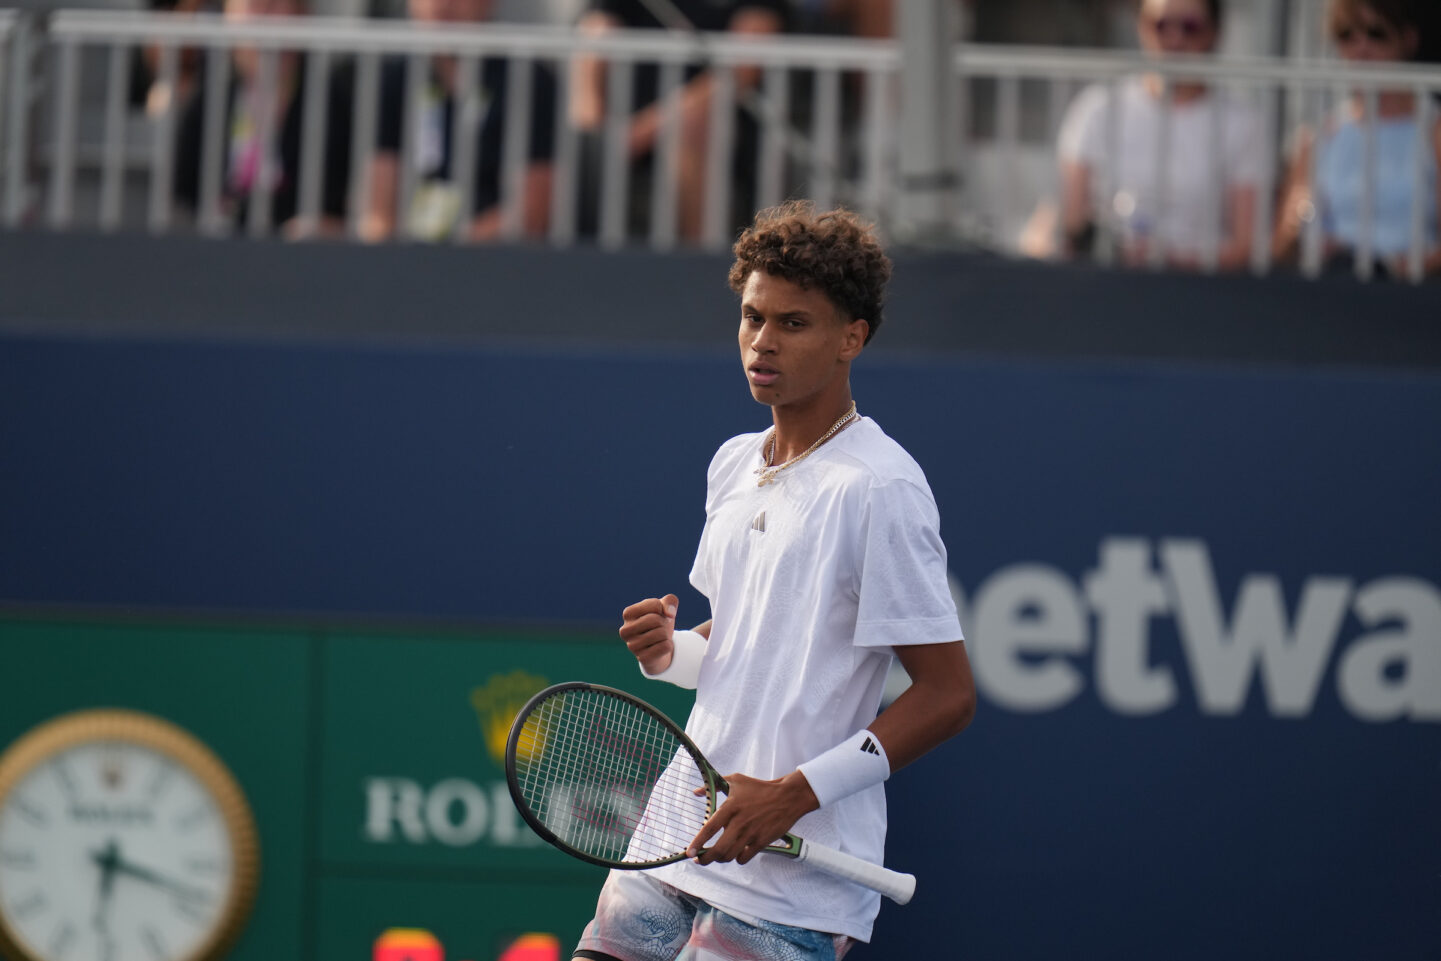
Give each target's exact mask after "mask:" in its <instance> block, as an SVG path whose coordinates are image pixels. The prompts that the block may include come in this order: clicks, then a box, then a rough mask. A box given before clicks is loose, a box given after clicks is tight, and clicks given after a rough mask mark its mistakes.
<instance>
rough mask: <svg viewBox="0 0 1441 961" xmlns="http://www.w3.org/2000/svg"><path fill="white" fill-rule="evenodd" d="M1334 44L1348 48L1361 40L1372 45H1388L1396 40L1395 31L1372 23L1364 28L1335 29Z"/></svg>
mask: <svg viewBox="0 0 1441 961" xmlns="http://www.w3.org/2000/svg"><path fill="white" fill-rule="evenodd" d="M1334 36H1335V38H1336V43H1337V44H1339V45H1341V46H1349V45H1350V44H1353V43H1356V42H1357V41H1358V40H1360V39H1361V38H1363V37H1364V38H1365V39H1367V40H1369V41H1371V42H1372V43H1390V42H1391V41H1392V40H1395V39H1396V31H1394V30H1392V29H1391V28H1390V27H1387V26H1384V25H1382V24H1379V23H1373V24H1370V25H1369V26H1365V27H1351V26H1346V27H1337V28H1336V33H1335V35H1334Z"/></svg>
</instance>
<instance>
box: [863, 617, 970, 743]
mask: <svg viewBox="0 0 1441 961" xmlns="http://www.w3.org/2000/svg"><path fill="white" fill-rule="evenodd" d="M895 650H896V657H897V658H898V659H899V660H900V662H901V666H902V667H904V668H905V669H906V673H907V674H909V675H910V678H911V686H910V687H908V688H907V689H906V690H905V692H904V693H903V694H901V696H900V697H898V698H896V699H895V701H894V702H893V703H892V704H891V706H890V707H888V708H886V709H885V710H884V711H882V712H881V713H880V716H879V717H877V718H876V719H875V721H874V722H872V723H871V725H870V731H871V733H872V734H874V735H875V736H876V737H877V738H878V739H879V740H880V742H881V746H882V747H883V748H885V750H886V757H887V758H888V759H889V760H890V762H891V770H892V771H899V770H900V769H901V768H903V767H905V766H906V765H907V764H910V763H911V762H913V761H915V760H917V759H918V758H919V757H921V755H923V754H925V753H926V752H927V751H930V750H931V749H932V748H934V747H937V746H939V745H940V744H941V743H943V742H944V741H946V740H947V739H949V738H952V737H955V736H956V735H957V734H959V733H961V731H963V730H965V729H966V725H968V724H970V723H971V718H973V717H974V716H975V713H976V682H975V680H974V679H973V678H972V676H971V662H970V659H969V658H968V657H967V656H966V645H965V642H963V641H953V642H951V643H949V644H918V645H915V646H914V647H897V648H896V649H895Z"/></svg>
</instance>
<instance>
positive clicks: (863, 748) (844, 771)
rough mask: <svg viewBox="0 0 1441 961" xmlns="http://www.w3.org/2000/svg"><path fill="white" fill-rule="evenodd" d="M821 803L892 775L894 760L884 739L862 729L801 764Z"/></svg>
mask: <svg viewBox="0 0 1441 961" xmlns="http://www.w3.org/2000/svg"><path fill="white" fill-rule="evenodd" d="M800 772H801V773H802V774H804V775H805V776H806V781H807V782H809V784H810V786H811V790H812V791H814V792H815V794H816V800H817V801H820V802H821V807H825V806H826V805H827V804H833V803H835V802H836V801H839V800H840V799H841V798H843V797H850V796H851V795H852V794H855V793H856V792H857V791H863V790H865V789H866V788H868V787H871V786H873V785H876V784H880V783H881V782H882V781H884V780H885V779H886V778H888V777H890V776H891V762H890V761H889V760H888V759H887V758H886V749H885V748H884V747H882V746H881V739H880V738H878V737H876V736H875V735H874V734H872V733H871V732H870V731H868V730H865V729H862V730H860V731H857V732H856V733H855V734H853V735H851V737H849V738H848V739H846V740H844V741H842V742H841V743H839V744H837V745H836V746H835V747H833V748H831V749H830V750H829V751H827V752H825V753H824V754H821V755H819V756H817V757H813V758H811V759H810V760H809V761H807V762H805V763H804V764H802V765H801V766H800Z"/></svg>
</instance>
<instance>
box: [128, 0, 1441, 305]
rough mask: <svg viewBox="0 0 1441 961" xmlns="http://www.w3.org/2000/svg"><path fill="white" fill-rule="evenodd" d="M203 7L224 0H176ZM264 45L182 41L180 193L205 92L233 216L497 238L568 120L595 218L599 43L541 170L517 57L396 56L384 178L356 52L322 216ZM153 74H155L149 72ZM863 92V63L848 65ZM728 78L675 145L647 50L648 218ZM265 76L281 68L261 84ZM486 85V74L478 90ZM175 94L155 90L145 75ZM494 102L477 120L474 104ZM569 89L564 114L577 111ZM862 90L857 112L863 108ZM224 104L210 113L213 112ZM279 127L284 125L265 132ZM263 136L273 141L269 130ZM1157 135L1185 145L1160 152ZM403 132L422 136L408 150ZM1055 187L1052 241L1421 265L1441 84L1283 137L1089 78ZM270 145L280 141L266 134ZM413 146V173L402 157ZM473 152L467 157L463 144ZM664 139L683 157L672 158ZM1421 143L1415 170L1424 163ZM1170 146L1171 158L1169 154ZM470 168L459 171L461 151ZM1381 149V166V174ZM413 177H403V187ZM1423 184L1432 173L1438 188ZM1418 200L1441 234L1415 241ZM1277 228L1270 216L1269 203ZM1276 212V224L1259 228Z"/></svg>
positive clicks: (1208, 7)
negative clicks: (215, 68) (359, 131)
mask: <svg viewBox="0 0 1441 961" xmlns="http://www.w3.org/2000/svg"><path fill="white" fill-rule="evenodd" d="M179 2H180V4H181V8H182V9H197V7H196V6H195V5H196V4H201V3H205V2H207V0H179ZM220 2H221V3H222V4H223V6H222V9H223V12H224V14H225V15H226V16H227V17H234V18H245V17H254V16H300V15H304V14H305V13H306V12H307V10H306V0H220ZM496 2H497V0H405V10H404V13H405V15H406V16H408V17H409V18H410V19H412V20H415V21H421V22H426V23H434V24H475V23H483V22H485V21H487V20H489V19H491V18H492V17H494V16H495V12H496V7H495V4H496ZM1317 2H1318V3H1319V2H1324V3H1325V7H1326V10H1325V17H1324V25H1325V30H1326V35H1327V36H1326V39H1327V42H1328V43H1329V44H1330V45H1331V48H1332V49H1333V51H1334V53H1335V54H1336V55H1337V56H1338V57H1339V58H1341V59H1343V60H1345V61H1350V62H1357V63H1362V62H1365V63H1377V62H1384V63H1407V62H1415V61H1423V60H1431V59H1436V57H1435V50H1436V47H1437V46H1438V45H1441V35H1438V33H1441V32H1438V24H1437V22H1436V21H1437V20H1438V19H1441V17H1438V14H1441V3H1438V2H1437V0H1317ZM574 3H575V4H576V5H577V8H576V9H575V10H573V11H567V12H566V19H567V22H568V23H571V24H573V25H574V27H575V28H576V29H577V30H579V31H580V32H582V33H584V34H587V35H598V34H604V33H606V32H608V31H612V30H616V29H620V28H640V29H670V30H687V31H690V30H701V31H713V30H719V31H730V32H732V33H736V34H746V35H765V34H781V33H789V32H821V33H830V34H844V35H853V36H869V37H884V36H888V35H890V34H891V31H892V24H893V17H894V15H895V10H894V8H893V3H894V0H574ZM1132 15H1133V16H1134V26H1135V30H1136V35H1137V40H1138V43H1139V46H1140V48H1141V50H1143V51H1144V52H1145V53H1146V54H1147V55H1148V56H1151V57H1156V58H1160V57H1167V56H1171V55H1174V54H1185V55H1191V56H1193V57H1204V56H1206V55H1209V54H1214V53H1215V52H1216V51H1217V49H1218V47H1219V45H1220V42H1221V38H1222V36H1223V32H1224V31H1225V29H1226V25H1227V24H1226V10H1225V6H1224V0H1136V2H1135V3H1134V9H1133V11H1132ZM258 64H259V56H258V54H257V52H256V51H254V50H245V49H237V50H236V51H234V55H233V70H232V71H231V80H230V89H229V90H228V92H227V94H226V95H225V96H223V97H220V98H214V97H211V98H207V97H206V95H205V94H206V92H205V90H204V82H205V81H204V76H205V71H204V70H201V69H199V56H198V54H186V55H185V57H184V58H183V59H182V69H181V71H180V76H181V82H180V85H179V88H178V89H177V90H175V91H167V92H166V93H165V96H167V97H175V98H178V103H179V104H180V114H179V116H180V119H179V123H178V127H177V137H176V150H177V155H176V161H175V196H176V198H177V199H178V200H179V201H180V202H181V204H182V205H183V206H186V207H188V208H190V209H195V208H196V207H197V205H198V204H199V200H200V196H201V193H202V183H201V182H202V179H203V177H202V170H201V167H202V164H201V157H202V153H203V149H202V145H203V142H204V131H205V130H206V129H207V118H206V117H205V116H204V113H205V105H206V104H207V102H212V103H213V102H220V103H222V104H223V105H224V109H225V116H224V118H223V119H222V120H221V122H220V129H221V130H222V131H223V134H224V141H225V146H224V150H223V164H222V166H223V170H222V172H221V179H220V183H221V187H220V195H221V206H222V214H223V216H225V217H228V218H234V219H235V220H236V221H237V222H248V220H249V218H250V217H251V216H252V211H251V210H250V209H249V207H250V198H251V197H252V196H257V195H258V194H257V186H258V185H260V184H262V183H263V184H265V186H266V190H265V191H264V193H267V194H268V195H269V199H270V209H269V211H268V216H267V217H266V222H267V223H268V224H269V229H272V230H274V231H277V232H279V233H280V234H281V235H283V236H286V237H290V238H296V239H299V238H307V237H325V236H338V235H340V234H342V233H343V232H344V231H345V229H346V222H347V218H348V217H349V216H350V215H351V213H352V207H353V206H354V205H356V204H359V205H360V209H359V210H358V211H355V213H356V215H357V218H358V222H359V224H360V234H361V236H362V237H363V238H364V239H366V240H369V241H384V240H386V239H390V238H393V237H396V236H397V234H398V233H401V232H403V233H404V235H405V236H407V237H411V238H420V239H443V238H458V239H469V240H475V241H483V240H488V239H493V238H496V237H497V236H499V234H500V231H501V210H502V206H503V205H502V203H501V198H502V196H503V195H504V194H507V193H508V192H518V193H519V194H520V197H521V203H520V211H521V213H520V229H521V231H522V233H523V234H524V235H526V236H530V237H537V238H539V237H543V236H544V235H545V234H546V231H547V228H548V224H549V220H550V215H551V203H552V198H553V197H554V189H553V188H554V182H553V170H552V160H553V157H554V154H555V149H556V143H555V140H556V132H557V130H558V129H559V128H560V127H561V126H562V123H567V124H569V125H570V128H571V129H572V130H573V131H574V132H575V134H576V136H577V138H578V144H579V149H578V156H579V172H580V175H579V178H578V186H577V198H576V207H577V224H578V225H579V230H580V232H581V233H582V234H587V233H592V234H593V233H594V231H595V230H596V220H597V210H598V207H599V202H598V199H597V197H598V193H599V190H600V170H601V168H602V152H603V150H604V141H603V138H602V133H603V130H604V126H605V119H606V111H607V83H608V82H609V81H610V79H611V77H612V74H611V73H610V71H609V70H608V69H607V64H606V63H605V62H604V61H603V60H601V59H599V58H597V57H594V56H590V57H581V58H578V59H577V60H576V61H575V62H574V63H572V64H571V65H570V68H571V69H570V70H569V71H568V72H567V74H568V78H569V83H570V89H569V90H566V91H561V90H560V89H558V86H559V83H560V82H561V81H560V79H559V78H558V75H557V74H556V73H555V72H554V71H552V70H551V69H550V68H549V67H548V66H544V65H538V64H537V65H530V66H527V67H526V68H525V69H527V70H528V71H530V76H529V78H528V79H529V83H528V87H529V90H530V98H529V100H530V116H528V117H526V118H521V121H520V123H522V124H524V125H525V126H526V127H527V128H528V136H527V138H526V145H527V146H526V151H527V152H526V155H525V157H524V158H523V176H522V177H520V178H519V179H518V182H517V181H511V182H508V183H507V184H504V185H503V184H502V183H501V175H502V168H503V166H504V165H503V163H502V157H503V151H504V136H503V135H504V132H505V130H506V128H507V122H508V121H507V118H506V110H507V104H508V98H507V95H506V94H507V90H508V88H509V86H510V85H511V84H514V83H516V82H517V80H518V78H517V77H515V76H511V70H512V66H511V65H510V63H509V62H508V61H504V60H490V59H487V60H485V61H483V62H481V63H480V64H479V66H475V65H474V64H472V65H471V66H475V69H470V70H462V69H461V68H462V64H460V63H458V62H457V61H456V60H455V59H454V58H450V57H444V56H437V57H434V58H432V59H431V60H430V62H429V65H428V69H427V70H426V72H425V76H424V77H422V78H421V80H420V82H421V96H420V97H419V102H420V107H419V109H418V110H417V109H415V107H414V104H415V102H416V98H415V97H414V96H413V93H414V87H413V83H414V81H413V80H411V79H410V78H408V62H407V60H405V59H398V60H396V61H394V62H390V63H387V64H385V65H384V67H383V68H382V71H381V80H380V96H379V102H378V113H379V116H378V118H377V122H376V124H375V138H374V142H373V144H372V145H371V146H370V148H369V149H371V151H372V153H371V156H370V158H369V159H370V165H369V171H370V172H369V176H368V178H367V179H368V190H367V191H365V194H364V196H360V195H358V194H357V192H356V191H354V190H353V189H352V184H351V183H350V176H351V171H352V169H353V167H354V165H353V164H352V159H353V158H352V156H351V153H352V150H353V149H355V146H356V144H357V141H356V138H355V137H354V135H353V134H354V132H353V131H352V129H351V126H352V123H353V122H354V110H353V104H354V100H353V98H354V97H355V96H356V81H355V76H354V68H353V65H348V64H340V65H337V66H335V67H334V68H332V69H331V70H330V71H329V75H328V76H327V77H325V78H321V79H322V80H323V82H324V84H325V90H326V93H325V96H326V98H327V100H328V109H327V111H326V118H327V123H326V126H325V129H324V131H323V135H322V140H323V160H322V163H321V169H322V171H323V176H322V181H321V182H322V184H323V188H322V190H321V201H320V208H321V213H320V216H319V217H315V218H304V217H301V216H300V214H299V208H300V205H299V203H298V198H297V190H296V186H297V184H298V182H299V179H300V178H299V165H300V156H301V140H302V126H301V122H302V118H301V107H300V104H301V91H302V90H304V89H305V86H306V76H307V74H308V72H309V71H310V69H311V65H310V64H308V63H307V60H306V58H305V57H304V56H303V55H301V54H298V53H289V54H282V55H281V56H280V57H279V58H278V59H277V61H276V64H277V66H276V69H273V70H261V69H259V66H258ZM152 76H153V74H152ZM735 80H736V86H737V97H736V102H737V108H736V116H735V118H734V125H733V127H732V128H731V129H732V130H733V133H734V137H733V140H734V144H733V147H734V151H733V162H732V163H731V165H730V175H731V177H732V183H731V185H730V188H731V189H730V191H729V195H730V196H731V198H732V206H733V210H732V211H731V213H732V219H733V220H734V221H736V222H738V223H739V222H743V221H744V220H745V219H747V218H748V216H749V214H750V212H751V210H752V208H753V205H754V203H755V200H756V183H755V181H756V171H757V150H758V146H757V145H758V141H759V135H758V131H759V127H758V121H757V119H756V115H755V111H754V110H748V109H745V106H746V93H747V91H749V90H753V89H754V88H755V87H756V85H757V84H759V83H760V82H761V80H760V71H759V70H758V69H754V70H739V71H737V72H736V77H735ZM848 80H849V81H850V82H848V85H847V87H846V98H847V100H848V102H850V101H854V100H855V99H856V95H855V90H854V87H855V85H856V83H858V80H857V78H848ZM711 83H712V77H711V75H710V73H709V72H707V71H706V70H704V69H703V68H702V67H700V66H694V67H690V68H687V69H686V71H685V73H684V75H683V76H682V78H681V86H680V89H679V90H678V91H677V92H676V94H675V96H676V103H677V105H678V106H677V109H678V116H679V129H680V136H679V138H678V140H677V142H676V146H675V149H674V150H671V151H662V150H661V149H660V140H661V133H662V123H661V110H660V101H661V97H662V89H661V79H660V71H659V68H658V67H655V66H638V67H637V68H636V69H635V71H634V74H633V77H632V83H631V96H630V103H629V117H628V120H627V123H626V128H625V137H624V147H623V149H624V155H625V160H626V162H627V163H628V165H629V169H628V174H627V175H628V177H629V178H630V181H629V182H630V184H631V186H630V189H629V191H628V197H629V198H630V204H629V205H628V207H627V209H626V210H625V211H624V212H623V213H624V216H625V218H626V220H627V228H628V231H629V232H630V233H631V234H632V235H635V234H637V233H638V232H642V231H643V230H644V225H645V224H646V223H647V222H648V217H649V216H650V214H651V212H650V211H649V210H648V209H647V206H648V204H649V202H650V199H651V197H652V191H651V189H650V186H649V185H650V183H651V182H652V179H653V178H655V177H657V176H660V175H662V173H665V174H666V175H667V176H668V177H669V178H673V181H670V180H668V182H673V183H674V184H675V187H676V193H675V196H676V202H675V211H674V215H675V224H676V232H677V235H678V237H679V238H680V240H681V241H682V242H686V241H695V240H698V239H699V237H700V231H701V227H702V220H703V207H704V199H705V196H706V192H705V183H704V181H705V177H706V172H707V169H708V165H707V162H706V158H707V156H708V151H709V146H710V145H709V142H708V138H709V137H710V136H711V135H712V131H713V130H715V129H716V128H715V125H714V124H712V122H711V118H710V117H709V110H710V105H711ZM262 85H263V86H264V87H265V88H266V89H262ZM466 91H471V92H472V93H478V96H470V97H466V96H462V94H464V93H465V92H466ZM145 96H148V97H152V98H153V97H154V96H155V91H154V89H153V85H152V88H151V89H150V90H148V91H147V92H146V94H145ZM467 104H472V105H473V104H479V109H480V111H481V113H480V116H479V117H477V118H474V122H473V123H471V124H469V125H462V124H457V123H455V122H454V119H455V112H456V111H457V110H458V109H462V108H463V107H464V106H465V105H467ZM562 108H564V109H565V110H566V111H567V115H566V116H565V117H563V118H560V117H557V111H558V110H560V109H562ZM853 113H854V111H851V113H850V114H849V115H853ZM211 123H212V125H213V121H211ZM472 129H473V130H474V142H471V143H463V144H456V143H453V142H452V138H453V136H454V135H455V132H456V131H457V130H472ZM262 131H268V135H267V136H262V135H261V132H262ZM262 144H266V145H268V146H269V148H270V149H269V150H268V151H266V150H264V149H262ZM1158 145H1164V146H1162V147H1161V149H1159V150H1158ZM406 151H410V152H409V153H408V154H407V153H406ZM1055 152H1056V158H1057V163H1058V165H1059V171H1060V176H1059V178H1058V193H1057V196H1055V197H1054V198H1048V199H1046V200H1043V201H1042V202H1041V203H1040V204H1039V205H1038V206H1037V208H1036V210H1035V213H1034V216H1032V217H1031V219H1030V221H1029V223H1027V224H1026V226H1025V229H1024V230H1023V231H1022V234H1021V236H1020V238H1019V241H1018V243H1017V247H1018V248H1019V249H1020V250H1021V251H1022V252H1023V253H1025V254H1027V255H1030V256H1035V257H1043V258H1077V257H1086V256H1090V255H1091V254H1092V253H1093V252H1094V250H1095V248H1096V244H1097V239H1098V236H1099V235H1100V233H1101V232H1102V229H1103V228H1104V230H1105V231H1106V232H1107V233H1108V242H1109V243H1111V244H1113V251H1112V253H1113V256H1114V259H1115V260H1116V261H1118V262H1119V263H1122V264H1128V265H1150V266H1156V265H1164V266H1168V267H1170V268H1172V269H1178V270H1189V269H1200V268H1202V267H1203V266H1205V267H1215V268H1217V269H1220V270H1239V269H1244V268H1245V267H1246V266H1247V265H1249V264H1250V263H1252V261H1253V257H1254V255H1255V254H1256V245H1257V244H1258V243H1268V244H1269V245H1270V251H1269V254H1270V256H1271V257H1272V258H1273V259H1274V260H1275V261H1276V262H1278V263H1282V264H1285V263H1295V262H1296V261H1297V259H1298V257H1299V254H1300V250H1301V248H1302V246H1303V243H1302V241H1303V238H1305V237H1307V236H1308V235H1309V236H1311V237H1314V236H1316V234H1317V233H1318V232H1319V236H1320V244H1321V259H1322V262H1323V264H1324V265H1325V267H1326V268H1327V269H1334V270H1348V269H1352V267H1353V264H1354V260H1355V257H1356V254H1357V251H1358V250H1361V249H1362V248H1363V247H1364V249H1365V250H1366V251H1367V259H1368V261H1374V264H1375V272H1376V273H1377V274H1378V275H1381V276H1388V275H1390V276H1398V277H1399V276H1406V275H1408V274H1409V273H1411V271H1412V269H1413V268H1414V267H1416V266H1419V267H1420V269H1421V271H1422V272H1424V273H1427V274H1441V240H1438V220H1441V190H1438V185H1441V103H1431V104H1425V103H1423V102H1422V101H1421V100H1420V99H1418V94H1417V93H1416V92H1415V89H1414V87H1403V88H1397V89H1381V90H1379V91H1376V92H1375V93H1374V94H1372V95H1362V94H1361V93H1359V92H1357V91H1349V92H1347V93H1345V95H1343V96H1339V97H1337V98H1336V103H1335V106H1334V108H1333V109H1332V110H1331V111H1330V112H1329V113H1328V115H1327V116H1326V117H1325V118H1324V120H1323V121H1322V122H1320V123H1318V124H1315V125H1314V126H1312V127H1308V128H1306V129H1297V130H1293V131H1287V132H1286V135H1285V137H1284V143H1282V144H1279V145H1278V137H1277V132H1276V131H1275V130H1271V129H1267V127H1266V123H1265V120H1264V119H1263V117H1262V115H1261V113H1260V111H1259V110H1258V109H1257V105H1256V103H1255V100H1254V98H1243V97H1239V96H1235V95H1233V93H1232V92H1231V91H1230V90H1223V89H1220V87H1219V86H1217V85H1208V84H1207V83H1204V82H1197V81H1192V80H1184V79H1178V80H1175V81H1174V82H1168V81H1165V80H1163V79H1162V77H1161V76H1160V75H1158V74H1150V73H1146V72H1140V73H1138V74H1137V75H1136V76H1133V77H1129V78H1126V79H1125V80H1124V81H1123V82H1120V83H1104V84H1097V85H1094V86H1091V87H1088V88H1086V89H1084V90H1082V91H1081V92H1080V93H1079V94H1078V96H1076V97H1075V99H1074V100H1073V101H1072V102H1071V103H1070V105H1069V107H1068V108H1067V110H1066V113H1065V116H1064V120H1063V122H1062V124H1061V127H1060V133H1059V136H1058V139H1057V143H1056V145H1055ZM267 153H268V155H263V154H267ZM405 156H408V157H412V158H414V163H413V173H411V174H409V175H407V173H406V170H405V162H404V160H403V157H405ZM462 156H463V157H464V158H465V159H464V161H463V162H461V161H460V159H459V158H461V157H462ZM661 157H666V158H667V159H666V161H665V162H668V163H671V164H673V165H674V167H673V169H672V170H670V171H661V170H659V169H658V165H659V164H660V163H661V162H662V161H661V159H660V158H661ZM1418 162H1419V163H1420V164H1421V165H1422V169H1421V171H1420V175H1419V176H1417V173H1416V165H1417V163H1418ZM1163 164H1164V167H1163V166H1162V165H1163ZM462 168H468V169H469V170H471V171H472V175H471V176H470V177H469V178H467V182H466V183H460V182H458V180H459V178H458V177H457V175H456V172H457V170H459V169H462ZM1368 171H1369V172H1371V175H1368ZM402 183H404V184H405V185H406V189H402ZM1418 189H1419V191H1420V193H1419V194H1418V193H1417V191H1418ZM1418 208H1419V209H1420V213H1421V216H1420V224H1421V235H1422V237H1421V239H1422V246H1421V249H1420V251H1419V259H1420V263H1419V265H1417V264H1414V263H1412V261H1411V259H1410V258H1411V257H1412V256H1413V247H1414V245H1413V242H1412V241H1413V235H1414V232H1415V221H1414V219H1413V211H1416V210H1417V209H1418ZM1260 223H1264V224H1265V225H1266V226H1267V227H1268V229H1267V230H1266V231H1261V230H1258V229H1257V225H1258V224H1260ZM1263 233H1265V234H1268V236H1267V237H1265V238H1264V239H1263V238H1262V236H1261V235H1262V234H1263Z"/></svg>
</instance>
